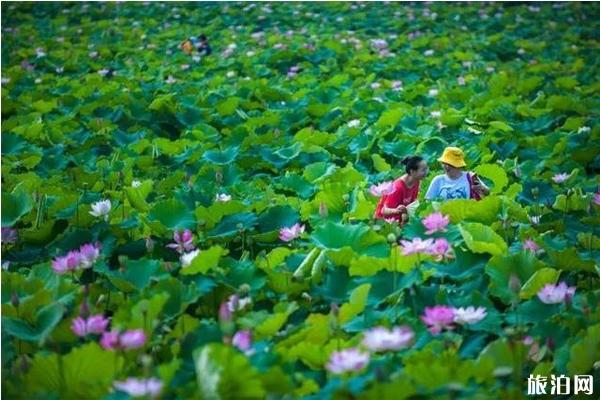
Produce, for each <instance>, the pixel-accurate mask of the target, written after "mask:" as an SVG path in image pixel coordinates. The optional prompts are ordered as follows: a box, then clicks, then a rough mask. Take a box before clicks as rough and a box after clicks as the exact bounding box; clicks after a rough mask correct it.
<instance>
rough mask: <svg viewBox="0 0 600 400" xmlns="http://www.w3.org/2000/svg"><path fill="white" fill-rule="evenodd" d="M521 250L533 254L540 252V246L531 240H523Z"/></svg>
mask: <svg viewBox="0 0 600 400" xmlns="http://www.w3.org/2000/svg"><path fill="white" fill-rule="evenodd" d="M523 250H531V251H532V252H534V253H537V252H538V251H539V250H540V246H539V245H538V244H537V243H536V242H534V241H533V240H531V239H527V240H525V242H523Z"/></svg>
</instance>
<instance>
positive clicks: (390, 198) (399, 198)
mask: <svg viewBox="0 0 600 400" xmlns="http://www.w3.org/2000/svg"><path fill="white" fill-rule="evenodd" d="M401 164H402V165H404V168H405V171H406V173H405V174H404V175H402V176H401V177H400V178H398V179H396V180H395V181H394V183H393V191H392V192H391V193H390V194H387V195H383V196H381V198H380V199H379V203H378V204H377V208H376V209H375V218H378V219H392V220H395V221H398V222H400V225H404V224H405V223H406V222H407V221H408V209H407V207H406V206H408V205H409V204H411V203H413V202H414V201H416V200H417V197H418V196H419V188H420V183H421V180H422V179H423V178H425V177H426V176H427V172H428V171H429V168H428V167H427V163H426V162H425V161H424V160H423V157H420V156H408V157H405V158H404V159H403V160H402V161H401Z"/></svg>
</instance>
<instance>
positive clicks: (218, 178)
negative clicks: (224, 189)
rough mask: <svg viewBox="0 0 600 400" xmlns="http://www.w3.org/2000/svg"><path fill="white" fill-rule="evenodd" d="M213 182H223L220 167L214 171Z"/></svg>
mask: <svg viewBox="0 0 600 400" xmlns="http://www.w3.org/2000/svg"><path fill="white" fill-rule="evenodd" d="M215 182H217V183H218V184H219V185H220V184H221V183H223V173H222V172H221V170H220V169H218V170H217V171H216V172H215Z"/></svg>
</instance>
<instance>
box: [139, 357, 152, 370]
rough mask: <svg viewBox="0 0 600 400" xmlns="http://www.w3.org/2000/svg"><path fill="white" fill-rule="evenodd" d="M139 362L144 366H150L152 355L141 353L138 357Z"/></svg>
mask: <svg viewBox="0 0 600 400" xmlns="http://www.w3.org/2000/svg"><path fill="white" fill-rule="evenodd" d="M140 364H142V366H144V367H146V368H148V367H150V366H151V365H152V357H150V356H149V355H147V354H142V356H141V357H140Z"/></svg>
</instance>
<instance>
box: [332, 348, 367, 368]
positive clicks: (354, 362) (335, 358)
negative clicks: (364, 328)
mask: <svg viewBox="0 0 600 400" xmlns="http://www.w3.org/2000/svg"><path fill="white" fill-rule="evenodd" d="M369 358H370V357H369V353H363V352H361V351H360V350H358V349H355V348H351V349H345V350H341V351H334V352H333V353H332V354H331V357H330V358H329V362H328V363H327V365H326V366H325V368H327V370H328V371H330V372H332V373H334V374H343V373H345V372H352V371H360V370H361V369H363V368H364V367H365V366H366V365H367V364H368V363H369Z"/></svg>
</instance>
